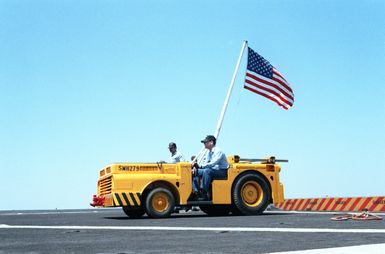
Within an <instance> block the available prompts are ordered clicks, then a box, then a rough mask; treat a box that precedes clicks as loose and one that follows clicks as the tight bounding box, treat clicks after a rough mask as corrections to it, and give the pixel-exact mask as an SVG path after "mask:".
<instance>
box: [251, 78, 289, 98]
mask: <svg viewBox="0 0 385 254" xmlns="http://www.w3.org/2000/svg"><path fill="white" fill-rule="evenodd" d="M273 79H274V77H273ZM246 80H250V81H253V83H258V84H260V85H264V86H265V87H266V86H268V87H267V88H273V89H274V90H275V92H276V95H277V96H279V97H281V98H282V97H284V98H285V99H287V100H290V101H291V102H293V99H294V98H293V96H292V95H291V94H289V93H288V92H287V91H286V89H285V88H284V87H283V86H282V85H281V84H280V83H279V82H276V81H272V80H266V79H263V77H262V76H261V75H258V74H256V73H253V72H250V71H247V72H246Z"/></svg>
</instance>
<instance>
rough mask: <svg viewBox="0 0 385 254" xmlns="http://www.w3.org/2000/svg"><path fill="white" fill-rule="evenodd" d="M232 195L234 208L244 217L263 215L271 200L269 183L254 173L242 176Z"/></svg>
mask: <svg viewBox="0 0 385 254" xmlns="http://www.w3.org/2000/svg"><path fill="white" fill-rule="evenodd" d="M232 195H233V202H234V206H235V207H234V208H236V209H237V210H238V211H239V212H240V213H241V214H244V215H257V214H261V213H263V211H265V210H266V208H267V206H268V205H269V203H270V199H271V191H270V188H269V185H268V183H267V182H266V181H265V180H264V179H263V178H262V177H261V176H259V175H257V174H254V173H246V174H245V175H243V176H241V177H240V178H239V179H238V180H237V181H236V183H235V185H234V189H233V193H232Z"/></svg>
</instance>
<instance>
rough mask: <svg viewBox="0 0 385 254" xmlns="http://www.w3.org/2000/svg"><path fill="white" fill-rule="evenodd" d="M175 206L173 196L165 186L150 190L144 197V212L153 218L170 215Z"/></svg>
mask: <svg viewBox="0 0 385 254" xmlns="http://www.w3.org/2000/svg"><path fill="white" fill-rule="evenodd" d="M174 208H175V197H174V195H173V194H172V192H171V191H170V190H168V189H166V188H162V187H158V188H155V189H153V190H152V191H150V192H149V193H148V195H147V197H146V212H147V214H148V216H150V217H153V218H165V217H168V216H170V214H171V213H172V212H173V211H174Z"/></svg>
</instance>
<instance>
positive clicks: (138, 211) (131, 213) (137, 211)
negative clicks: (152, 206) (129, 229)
mask: <svg viewBox="0 0 385 254" xmlns="http://www.w3.org/2000/svg"><path fill="white" fill-rule="evenodd" d="M123 211H124V213H125V214H126V215H127V216H128V217H130V218H140V217H142V216H143V215H144V214H145V213H146V211H145V210H144V209H143V208H131V207H128V206H123Z"/></svg>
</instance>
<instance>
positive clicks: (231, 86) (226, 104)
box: [192, 41, 247, 164]
mask: <svg viewBox="0 0 385 254" xmlns="http://www.w3.org/2000/svg"><path fill="white" fill-rule="evenodd" d="M246 46H247V41H244V42H243V44H242V48H241V53H240V54H239V57H238V61H237V64H236V66H235V70H234V73H233V78H232V79H231V82H230V87H229V89H228V91H227V96H226V99H225V102H224V104H223V107H222V111H221V114H220V116H219V120H218V124H217V128H216V129H215V132H214V137H215V138H216V139H218V136H219V133H220V131H221V127H222V123H223V118H224V117H225V113H226V110H227V106H228V105H229V101H230V97H231V93H232V91H233V87H234V83H235V78H236V77H237V73H238V69H239V65H240V64H241V59H242V56H243V52H244V51H245V48H246ZM205 153H206V149H205V147H203V148H202V149H201V150H200V151H199V153H198V154H197V156H196V157H195V159H194V160H193V162H192V163H194V162H198V164H199V163H200V162H201V160H202V159H203V157H204V155H205Z"/></svg>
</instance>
